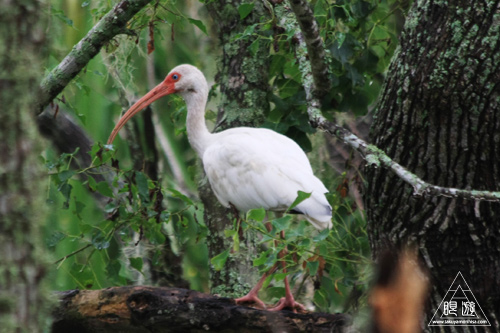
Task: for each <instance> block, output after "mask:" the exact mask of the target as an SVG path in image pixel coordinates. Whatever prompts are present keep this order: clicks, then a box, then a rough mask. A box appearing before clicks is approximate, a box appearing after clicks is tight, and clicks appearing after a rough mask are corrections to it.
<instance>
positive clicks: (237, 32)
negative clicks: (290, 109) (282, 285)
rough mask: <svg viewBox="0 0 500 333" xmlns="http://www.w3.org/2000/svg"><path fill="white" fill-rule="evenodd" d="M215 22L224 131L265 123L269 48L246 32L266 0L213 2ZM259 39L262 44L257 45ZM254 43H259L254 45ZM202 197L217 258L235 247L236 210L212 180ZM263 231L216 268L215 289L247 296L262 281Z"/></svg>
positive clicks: (248, 235)
mask: <svg viewBox="0 0 500 333" xmlns="http://www.w3.org/2000/svg"><path fill="white" fill-rule="evenodd" d="M243 3H253V4H254V7H253V9H252V12H251V13H250V14H249V15H248V16H246V17H245V18H243V19H241V17H240V15H239V12H238V7H239V6H240V5H241V4H243ZM207 8H208V11H209V14H210V16H211V17H212V19H213V20H214V22H215V25H216V28H217V32H218V37H219V43H220V45H221V48H222V50H223V54H222V56H221V57H220V60H219V63H218V76H217V78H216V81H217V83H218V84H219V86H220V92H221V95H222V100H221V103H220V105H219V110H218V112H219V113H218V129H219V130H223V129H226V128H230V127H237V126H251V127H255V126H258V125H260V124H261V123H262V122H263V121H264V119H265V116H266V114H267V113H268V109H269V102H268V100H267V94H268V90H269V88H268V72H269V70H268V69H269V68H268V66H269V64H268V54H269V53H268V52H269V51H268V47H267V46H266V44H265V43H260V41H259V36H258V35H257V34H249V35H245V31H246V29H247V27H249V26H252V25H254V24H255V25H256V24H258V23H259V22H260V20H261V19H262V18H263V17H264V18H266V17H267V18H268V16H269V12H268V10H267V9H266V8H265V5H264V4H263V3H262V2H250V1H213V2H209V3H207ZM254 43H258V44H254ZM251 46H253V47H251ZM200 197H201V199H202V201H203V204H204V206H205V222H206V223H207V226H208V229H209V234H208V236H207V243H208V251H209V256H210V257H211V258H212V257H214V256H216V255H218V254H220V253H221V252H223V251H225V250H229V249H230V248H231V247H232V241H231V239H230V238H227V237H226V236H225V235H224V230H226V229H233V218H234V216H233V214H232V213H231V212H230V211H229V210H228V209H225V208H223V207H222V206H221V205H220V204H219V203H218V202H217V200H216V198H215V196H214V194H213V193H212V191H211V189H210V186H209V184H208V182H205V183H204V184H202V185H201V186H200ZM256 239H257V234H256V232H255V231H251V230H249V231H248V232H245V234H244V235H243V238H242V240H241V247H240V249H239V251H237V252H235V253H232V254H231V255H230V257H229V259H228V261H227V262H226V265H225V267H224V268H223V269H222V270H220V271H216V270H215V269H214V268H213V267H211V279H210V280H211V291H212V292H213V293H216V294H220V295H224V296H233V297H234V296H241V295H243V294H244V293H245V292H248V291H249V290H250V288H251V287H252V286H253V285H254V284H255V283H256V282H257V281H258V278H259V272H258V270H257V269H256V268H255V267H253V262H252V259H253V258H254V256H255V255H256V254H257V248H258V247H257V241H256Z"/></svg>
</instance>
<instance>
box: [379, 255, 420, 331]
mask: <svg viewBox="0 0 500 333" xmlns="http://www.w3.org/2000/svg"><path fill="white" fill-rule="evenodd" d="M428 285H429V279H428V277H427V274H426V272H425V271H424V270H423V269H422V267H421V265H420V264H419V259H418V255H417V251H415V250H409V249H406V250H404V251H402V252H400V253H399V254H395V252H394V251H392V252H389V251H387V252H386V253H384V254H383V255H381V256H380V261H379V277H378V281H377V284H376V285H375V286H374V288H373V290H372V293H371V295H370V305H371V306H372V308H373V324H374V330H373V331H374V332H381V333H393V332H397V333H416V332H421V331H422V328H421V326H420V325H421V318H422V312H423V309H424V303H425V300H426V298H427V290H428Z"/></svg>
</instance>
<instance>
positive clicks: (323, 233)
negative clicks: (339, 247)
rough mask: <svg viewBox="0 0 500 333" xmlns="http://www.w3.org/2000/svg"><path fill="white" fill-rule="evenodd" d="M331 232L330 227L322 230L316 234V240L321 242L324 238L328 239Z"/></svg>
mask: <svg viewBox="0 0 500 333" xmlns="http://www.w3.org/2000/svg"><path fill="white" fill-rule="evenodd" d="M329 233H330V230H329V229H324V230H322V231H321V232H320V233H319V234H318V235H316V236H314V238H313V240H314V242H321V241H322V240H324V239H326V237H328V234H329Z"/></svg>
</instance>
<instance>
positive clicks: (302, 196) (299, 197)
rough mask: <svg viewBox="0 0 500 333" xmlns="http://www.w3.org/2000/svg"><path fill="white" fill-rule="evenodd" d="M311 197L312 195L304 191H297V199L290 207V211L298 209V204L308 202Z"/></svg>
mask: <svg viewBox="0 0 500 333" xmlns="http://www.w3.org/2000/svg"><path fill="white" fill-rule="evenodd" d="M310 196H311V193H306V192H302V191H297V199H295V201H294V202H293V203H292V204H291V205H290V208H288V210H292V209H294V208H295V207H297V205H298V204H300V203H301V202H302V201H304V200H306V199H307V198H309V197H310Z"/></svg>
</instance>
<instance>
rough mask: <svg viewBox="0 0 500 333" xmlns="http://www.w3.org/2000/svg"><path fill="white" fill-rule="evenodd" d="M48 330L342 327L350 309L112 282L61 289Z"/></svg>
mask: <svg viewBox="0 0 500 333" xmlns="http://www.w3.org/2000/svg"><path fill="white" fill-rule="evenodd" d="M60 295H61V302H60V306H59V308H58V309H57V310H56V312H55V319H54V323H53V326H52V332H53V333H57V332H68V331H69V332H71V331H72V330H73V331H78V332H96V331H98V332H113V333H114V332H132V331H133V332H153V331H154V332H205V331H211V332H220V331H224V332H236V331H238V332H241V331H245V332H303V331H311V332H340V331H343V330H342V329H345V328H347V327H348V326H349V325H351V320H350V317H349V316H348V315H344V314H327V313H308V314H297V313H293V312H291V311H277V312H271V311H266V310H258V309H253V308H249V307H244V306H237V305H235V303H234V300H232V299H230V298H222V297H218V296H213V295H208V294H203V293H200V292H196V291H192V290H187V289H180V288H165V287H145V286H135V287H131V286H129V287H112V288H107V289H102V290H71V291H67V292H64V293H61V294H60Z"/></svg>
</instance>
